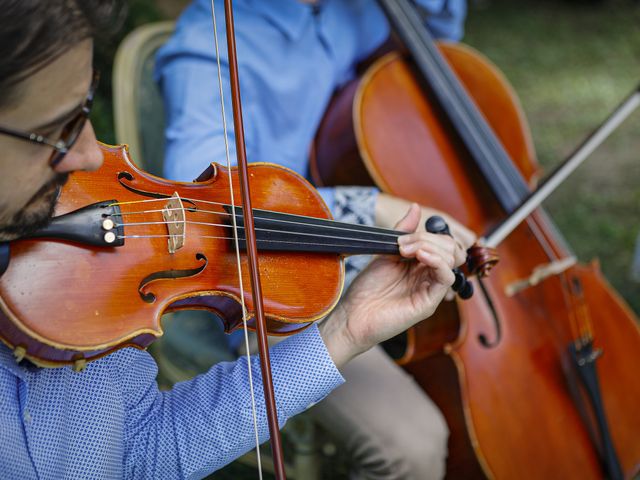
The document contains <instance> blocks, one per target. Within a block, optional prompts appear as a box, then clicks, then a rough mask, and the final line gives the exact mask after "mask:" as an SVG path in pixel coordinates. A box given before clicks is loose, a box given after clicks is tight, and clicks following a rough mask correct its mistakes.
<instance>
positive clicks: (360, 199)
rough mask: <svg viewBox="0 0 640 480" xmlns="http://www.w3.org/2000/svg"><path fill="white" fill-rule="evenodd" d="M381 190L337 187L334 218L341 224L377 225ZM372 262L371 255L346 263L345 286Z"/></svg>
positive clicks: (358, 257)
mask: <svg viewBox="0 0 640 480" xmlns="http://www.w3.org/2000/svg"><path fill="white" fill-rule="evenodd" d="M378 193H379V190H378V189H377V188H375V187H335V188H334V189H333V205H332V209H331V211H332V212H333V217H334V218H335V219H336V220H339V221H341V222H348V223H359V224H361V225H375V208H376V201H377V199H378ZM370 261H371V256H369V255H353V256H351V257H349V258H348V259H347V261H346V262H345V269H346V278H345V285H349V284H350V283H351V282H352V281H353V279H354V278H355V276H356V275H357V274H358V273H360V271H361V270H362V269H363V268H364V267H366V266H367V264H368V263H369V262H370Z"/></svg>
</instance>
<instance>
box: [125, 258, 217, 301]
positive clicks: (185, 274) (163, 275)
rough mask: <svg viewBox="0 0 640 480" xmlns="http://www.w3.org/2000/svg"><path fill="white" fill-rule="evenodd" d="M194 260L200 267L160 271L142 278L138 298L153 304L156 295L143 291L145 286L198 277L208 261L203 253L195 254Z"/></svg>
mask: <svg viewBox="0 0 640 480" xmlns="http://www.w3.org/2000/svg"><path fill="white" fill-rule="evenodd" d="M196 260H197V261H199V262H202V265H200V266H198V267H194V268H188V269H185V270H161V271H159V272H154V273H152V274H150V275H147V276H146V277H144V278H143V279H142V280H141V281H140V285H139V287H138V293H139V294H140V298H142V300H144V301H145V302H146V303H153V302H155V301H156V295H155V294H154V293H153V292H145V291H144V290H145V288H146V287H147V285H149V284H150V283H152V282H155V281H157V280H166V279H178V278H189V277H194V276H195V275H198V274H199V273H200V272H202V271H203V270H204V269H205V268H207V265H208V264H209V260H207V257H206V256H205V255H204V253H196Z"/></svg>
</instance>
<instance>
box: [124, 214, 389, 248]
mask: <svg viewBox="0 0 640 480" xmlns="http://www.w3.org/2000/svg"><path fill="white" fill-rule="evenodd" d="M171 223H174V224H175V223H179V224H183V225H184V224H187V225H202V226H208V227H220V228H234V227H233V226H232V225H225V224H223V223H206V222H194V221H182V220H171V221H165V222H135V223H125V224H116V226H117V227H120V226H127V227H130V226H146V225H168V224H171ZM237 228H238V230H244V227H243V226H239V227H237ZM255 230H256V232H273V233H286V234H289V235H304V236H309V237H314V238H326V239H330V240H352V241H367V242H370V243H379V244H382V245H397V242H395V241H393V242H385V241H384V240H369V239H363V238H354V237H339V236H335V235H321V234H316V233H307V232H290V231H286V230H274V229H271V228H260V227H256V229H255ZM397 237H398V236H397V235H395V238H397ZM121 238H126V237H121ZM196 238H223V237H208V236H207V235H198V236H197V237H196ZM227 239H233V237H228V238H227ZM243 240H244V238H243Z"/></svg>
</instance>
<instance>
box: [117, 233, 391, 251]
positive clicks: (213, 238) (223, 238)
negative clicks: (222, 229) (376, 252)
mask: <svg viewBox="0 0 640 480" xmlns="http://www.w3.org/2000/svg"><path fill="white" fill-rule="evenodd" d="M171 237H172V235H117V237H116V238H118V239H122V240H126V239H141V238H171ZM197 238H202V239H206V240H234V238H235V237H217V236H215V235H199V236H198V237H197ZM244 240H245V238H244V237H240V241H244ZM258 242H259V243H271V244H277V243H283V244H290V243H291V242H290V241H288V240H268V239H264V240H262V239H258ZM296 245H307V246H309V247H334V248H343V247H344V244H342V243H324V242H323V243H314V242H299V241H296ZM384 245H394V246H397V244H396V243H385V244H384Z"/></svg>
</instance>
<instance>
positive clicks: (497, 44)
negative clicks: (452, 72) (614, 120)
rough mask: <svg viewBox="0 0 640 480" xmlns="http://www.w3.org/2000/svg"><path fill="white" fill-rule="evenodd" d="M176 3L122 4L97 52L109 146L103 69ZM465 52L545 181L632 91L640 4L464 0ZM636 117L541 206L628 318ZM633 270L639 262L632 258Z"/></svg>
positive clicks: (639, 303)
mask: <svg viewBox="0 0 640 480" xmlns="http://www.w3.org/2000/svg"><path fill="white" fill-rule="evenodd" d="M185 3H186V2H185V0H129V1H128V2H126V4H127V8H128V14H127V17H126V20H125V23H124V26H123V28H122V29H121V30H120V32H119V33H118V34H117V35H116V36H115V37H114V38H112V39H111V40H109V41H102V42H99V43H98V44H97V48H96V64H97V65H98V68H100V70H101V71H102V72H103V76H102V78H103V81H102V83H101V86H100V92H99V93H100V95H99V98H98V100H97V102H96V107H95V114H94V117H93V118H94V122H95V127H96V131H97V133H98V137H99V138H100V139H101V140H103V141H105V142H107V143H113V142H114V133H113V116H112V111H111V101H110V98H111V82H110V80H111V64H112V61H113V56H114V54H115V50H116V48H117V45H118V43H119V41H120V40H121V39H122V38H123V37H124V36H125V35H126V33H128V32H129V31H131V30H132V29H134V28H135V27H136V26H139V25H142V24H144V23H148V22H153V21H157V20H161V19H166V18H174V17H175V15H177V14H178V12H179V11H180V9H181V7H182V6H183V5H184V4H185ZM464 41H465V43H468V44H469V45H472V46H474V47H475V48H477V49H478V50H480V51H481V52H483V53H484V54H485V55H487V56H488V57H489V59H491V60H492V61H493V62H494V63H495V64H496V65H497V66H498V67H499V68H500V69H501V70H502V71H503V72H504V73H505V75H506V77H507V78H508V79H509V81H510V82H511V83H512V84H513V86H514V88H515V90H516V92H517V94H518V96H519V98H520V100H521V102H522V104H523V107H524V110H525V112H526V115H527V118H528V120H529V123H530V126H531V130H532V134H533V139H534V143H535V145H536V149H537V153H538V158H539V162H540V164H541V166H542V169H543V174H544V172H549V171H550V170H551V169H552V167H553V166H555V165H557V164H558V163H560V161H561V160H562V159H563V158H565V156H566V155H568V154H569V153H570V152H571V151H572V150H573V149H574V148H575V147H576V146H577V145H578V144H579V143H580V142H581V141H582V140H583V139H584V138H585V136H586V135H587V134H588V133H589V132H590V131H591V130H592V129H593V128H595V127H596V126H597V125H598V124H599V123H600V122H601V121H602V120H604V118H605V117H606V116H607V115H608V114H609V112H610V111H611V110H612V109H613V108H614V107H615V106H616V105H617V104H618V103H619V102H621V101H622V99H623V98H624V97H625V96H626V95H627V94H628V93H629V92H630V91H631V90H632V89H633V88H636V87H637V86H638V83H639V82H640V2H638V1H633V0H601V1H594V0H591V1H584V0H583V1H580V0H565V1H562V0H475V1H473V0H471V1H470V5H469V15H468V20H467V27H466V36H465V39H464ZM638 127H640V114H635V115H634V116H633V117H632V118H631V119H630V120H629V121H628V122H627V123H626V124H625V125H623V127H622V128H620V130H619V131H618V132H616V134H615V135H613V136H612V138H610V139H609V140H608V141H607V143H606V145H604V146H603V147H602V148H601V149H600V150H599V151H598V152H597V153H596V154H594V155H593V156H592V158H590V159H589V160H588V161H587V162H586V163H585V165H583V166H582V167H581V168H580V170H579V171H578V172H576V173H575V174H574V175H573V176H572V177H571V178H570V179H569V180H568V181H567V182H566V184H565V185H564V186H563V187H561V188H560V190H559V191H558V192H557V193H555V194H554V195H553V196H552V198H551V199H549V200H548V201H547V202H546V204H545V205H546V207H547V209H548V211H549V212H550V213H551V215H552V217H553V218H554V220H555V221H556V223H557V225H558V227H559V229H560V230H561V232H562V234H563V235H564V236H565V237H566V238H567V240H568V242H569V244H570V245H571V247H572V248H573V249H574V250H575V252H576V253H577V255H578V257H579V258H580V260H582V261H590V260H591V259H593V258H599V259H600V261H601V266H602V269H603V271H604V273H605V274H606V276H607V277H608V278H609V279H610V281H611V282H612V283H613V284H614V286H615V287H616V289H617V290H618V291H619V292H620V293H622V295H623V296H624V297H625V298H626V300H627V301H628V302H629V303H630V304H631V305H632V306H633V308H634V309H635V311H636V312H640V283H639V282H638V279H636V280H635V281H634V280H633V279H632V277H631V275H630V271H631V265H632V262H633V255H634V246H635V242H636V237H637V235H638V232H639V230H640V208H639V206H640V161H639V158H638V156H639V155H640V136H639V135H638V134H637V132H638ZM639 261H640V259H639Z"/></svg>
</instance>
